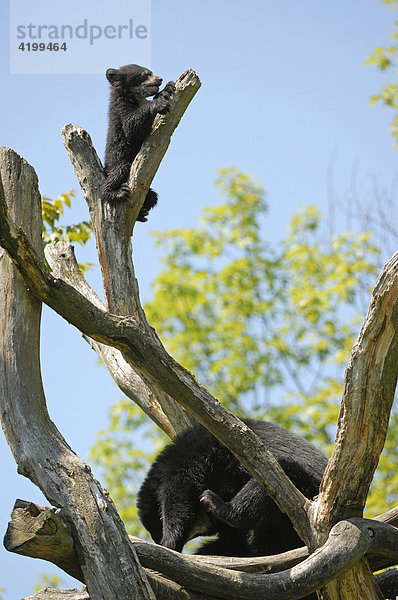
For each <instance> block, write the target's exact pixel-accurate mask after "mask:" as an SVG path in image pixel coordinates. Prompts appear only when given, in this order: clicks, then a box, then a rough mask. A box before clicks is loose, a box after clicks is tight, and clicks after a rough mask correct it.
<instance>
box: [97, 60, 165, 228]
mask: <svg viewBox="0 0 398 600" xmlns="http://www.w3.org/2000/svg"><path fill="white" fill-rule="evenodd" d="M106 77H107V79H108V81H109V83H110V84H111V99H110V104H109V127H108V137H107V141H106V150H105V181H104V184H103V187H102V193H101V197H102V200H103V201H105V202H118V201H123V200H127V199H128V198H129V196H130V194H131V190H130V188H129V186H128V183H127V181H128V178H129V173H130V167H131V163H132V162H133V160H134V158H135V157H136V156H137V154H138V152H139V151H140V148H141V146H142V144H143V142H144V141H145V140H146V138H147V137H148V135H149V133H150V131H151V128H152V124H153V121H154V118H155V116H156V115H157V114H158V113H159V114H162V115H164V114H166V113H167V112H168V111H169V110H170V96H171V94H172V93H173V92H174V91H175V86H174V83H173V82H172V81H169V83H168V84H167V85H166V87H165V88H164V90H162V91H161V92H159V86H160V84H161V83H162V79H161V78H160V77H157V76H156V75H154V74H153V73H152V71H150V70H149V69H146V68H144V67H140V66H139V65H126V66H125V67H121V68H120V69H108V70H107V72H106ZM149 96H154V98H153V100H147V98H148V97H149ZM157 199H158V196H157V194H156V192H155V191H154V190H152V189H149V191H148V194H147V196H146V199H145V201H144V204H143V206H142V208H141V211H140V213H139V215H138V217H137V220H138V221H146V220H147V215H148V212H149V210H150V209H151V208H153V207H154V206H155V204H156V203H157Z"/></svg>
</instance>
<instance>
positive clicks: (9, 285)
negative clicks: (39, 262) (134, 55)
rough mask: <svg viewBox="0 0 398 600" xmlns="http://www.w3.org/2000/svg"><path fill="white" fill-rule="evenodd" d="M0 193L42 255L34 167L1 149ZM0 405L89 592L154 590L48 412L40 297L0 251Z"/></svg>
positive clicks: (148, 594) (22, 466)
mask: <svg viewBox="0 0 398 600" xmlns="http://www.w3.org/2000/svg"><path fill="white" fill-rule="evenodd" d="M0 177H1V184H0V186H1V190H0V195H1V196H2V197H3V201H4V200H5V201H6V203H7V205H8V210H9V211H10V214H11V215H12V218H13V220H15V221H16V223H17V224H18V225H19V226H20V227H21V228H22V230H23V231H24V232H26V235H27V238H28V239H29V242H30V243H31V244H32V245H33V247H34V249H35V251H36V253H37V256H42V255H43V248H42V240H41V227H42V225H41V202H40V194H39V191H38V187H37V178H36V175H35V173H34V171H33V169H32V167H30V165H28V164H27V163H26V162H25V161H24V160H23V159H21V158H20V157H19V156H18V155H17V154H16V153H15V152H12V151H10V150H8V149H1V150H0ZM0 252H1V254H0V289H1V290H2V293H1V294H0V331H1V353H0V360H1V362H0V381H1V385H0V407H1V418H2V426H3V429H4V432H5V435H6V438H7V441H8V444H9V445H10V447H11V450H12V452H13V454H14V457H15V459H16V461H17V463H18V470H19V472H20V473H22V474H23V475H25V476H27V477H29V478H30V479H31V480H32V481H33V482H34V483H35V484H36V485H38V486H39V487H40V489H41V490H42V491H43V493H44V494H45V496H46V497H47V498H48V500H49V501H50V502H51V503H52V504H53V505H54V506H62V507H63V511H64V514H65V516H66V517H67V519H68V521H69V523H70V526H71V528H72V531H73V536H74V539H75V542H76V544H77V546H76V550H77V552H78V555H79V559H80V564H81V566H82V569H83V572H84V579H85V582H86V583H87V587H88V589H89V592H90V595H91V597H92V599H93V600H105V599H106V600H110V599H111V598H118V599H122V598H125V599H126V600H127V599H130V598H131V596H132V595H133V596H134V595H136V597H137V598H138V597H140V598H148V599H149V598H153V594H152V591H151V589H150V588H149V585H148V583H147V581H146V577H145V575H144V573H143V572H142V570H141V567H140V566H139V563H138V560H137V558H136V555H135V552H134V550H133V549H132V546H131V544H130V542H129V539H128V536H127V534H126V532H125V530H124V526H123V523H122V522H121V520H120V518H119V516H118V514H117V512H116V510H115V508H114V506H113V503H112V501H111V500H110V498H109V496H108V495H107V494H106V493H105V492H104V491H103V490H102V489H101V488H100V486H99V484H98V483H97V482H96V481H95V479H94V478H93V476H92V475H91V472H90V469H89V467H88V466H87V465H85V464H84V463H83V461H82V460H81V459H80V458H79V457H78V456H76V454H74V453H73V451H72V450H71V448H70V447H69V446H68V445H67V443H66V442H65V440H64V439H63V437H62V435H61V434H60V432H59V431H58V430H57V428H56V427H55V425H54V424H53V423H52V421H51V420H50V418H49V416H48V413H47V409H46V403H45V398H44V392H43V387H42V381H41V373H40V362H39V330H40V313H41V303H40V302H39V301H38V300H37V299H36V298H35V297H34V296H33V295H32V294H31V293H30V292H29V291H28V290H27V287H26V281H24V280H23V279H22V278H21V276H20V274H19V273H18V272H17V270H16V269H15V267H14V265H13V264H12V262H11V260H10V259H9V257H8V256H7V255H6V253H5V252H4V250H1V251H0Z"/></svg>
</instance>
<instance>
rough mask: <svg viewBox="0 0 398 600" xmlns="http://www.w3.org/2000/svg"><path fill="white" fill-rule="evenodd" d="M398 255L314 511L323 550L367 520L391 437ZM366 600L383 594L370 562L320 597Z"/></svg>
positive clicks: (356, 366)
mask: <svg viewBox="0 0 398 600" xmlns="http://www.w3.org/2000/svg"><path fill="white" fill-rule="evenodd" d="M397 298H398V253H396V254H395V255H394V256H393V257H392V259H391V260H390V261H389V262H388V263H387V265H386V266H385V267H384V269H383V271H382V272H381V274H380V276H379V278H378V280H377V282H376V285H375V288H374V290H373V292H372V295H371V300H370V305H369V310H368V313H367V316H366V318H365V321H364V324H363V326H362V329H361V331H360V333H359V336H358V339H357V341H356V343H355V344H354V347H353V349H352V352H351V357H350V361H349V364H348V366H347V369H346V372H345V379H344V392H343V397H342V402H341V408H340V414H339V419H338V429H337V435H336V443H335V446H334V450H333V454H332V456H331V458H330V460H329V463H328V465H327V468H326V470H325V474H324V477H323V480H322V483H321V486H320V493H319V495H318V497H317V499H316V500H315V501H314V502H313V504H312V506H311V510H310V516H311V521H312V524H313V527H312V528H311V529H312V535H313V540H312V547H313V548H314V547H317V546H319V545H321V544H322V543H323V542H324V540H325V539H326V538H327V536H328V532H329V531H330V528H331V527H332V526H333V525H334V524H335V523H336V522H338V521H340V520H342V519H347V518H348V517H351V516H362V513H363V508H364V506H365V502H366V498H367V495H368V491H369V487H370V484H371V481H372V478H373V474H374V472H375V470H376V467H377V464H378V461H379V457H380V454H381V452H382V450H383V447H384V443H385V438H386V435H387V429H388V422H389V418H390V412H391V407H392V403H393V400H394V394H395V389H396V383H397V371H398V300H397ZM359 585H360V586H361V588H362V592H361V593H362V598H361V600H367V599H369V600H370V599H377V598H379V597H380V594H379V592H378V590H377V588H376V586H374V585H373V577H372V574H371V572H370V570H369V568H368V565H367V564H366V562H365V561H363V562H361V563H360V564H358V565H357V566H356V567H355V568H354V569H353V570H352V571H350V572H349V573H347V574H346V575H344V576H343V577H342V578H341V579H339V580H337V581H335V582H333V584H331V585H330V586H328V588H327V589H326V590H322V592H321V593H320V597H321V598H322V599H324V600H326V599H327V600H335V599H338V600H351V598H352V594H353V592H352V590H353V589H356V588H358V586H359Z"/></svg>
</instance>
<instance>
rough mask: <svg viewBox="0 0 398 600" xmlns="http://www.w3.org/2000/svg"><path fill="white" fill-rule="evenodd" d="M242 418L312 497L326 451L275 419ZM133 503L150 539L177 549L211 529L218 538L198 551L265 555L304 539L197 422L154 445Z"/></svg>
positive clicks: (302, 490) (179, 549) (252, 480)
mask: <svg viewBox="0 0 398 600" xmlns="http://www.w3.org/2000/svg"><path fill="white" fill-rule="evenodd" d="M244 422H245V423H246V425H248V427H250V428H251V429H252V430H253V431H254V432H255V433H256V434H257V435H258V437H259V438H260V439H261V440H262V441H263V442H264V444H265V446H266V447H267V448H268V449H269V450H270V451H271V452H272V454H273V455H274V457H275V458H276V460H277V461H278V462H279V464H280V465H281V467H282V468H283V470H284V471H285V473H286V474H287V475H288V476H289V477H290V479H291V480H292V481H293V483H294V484H295V485H296V487H298V488H299V489H300V490H301V492H302V493H303V494H304V495H305V496H306V497H307V498H310V499H311V498H313V497H314V496H315V495H316V494H317V493H318V489H319V484H320V482H321V479H322V475H323V472H324V470H325V467H326V463H327V459H326V457H325V456H324V455H323V454H322V453H321V452H319V451H318V450H317V449H316V448H315V447H314V446H313V445H312V444H310V443H309V442H307V441H306V440H304V439H302V438H300V437H298V436H297V435H295V434H293V433H291V432H289V431H287V430H286V429H284V428H283V427H280V426H279V425H275V424H273V423H269V422H267V421H254V420H249V419H247V420H246V419H245V420H244ZM137 506H138V515H139V518H140V519H141V521H142V523H143V525H144V526H145V527H146V529H147V530H148V531H149V533H150V534H151V536H152V538H153V539H154V541H155V542H156V543H158V544H162V546H166V547H167V548H172V549H173V550H177V551H179V552H181V550H182V549H183V547H184V544H185V543H186V542H187V541H188V540H190V539H192V538H193V537H196V536H198V535H213V534H217V538H216V539H215V540H211V541H207V542H206V543H204V544H203V545H202V546H201V547H200V548H199V550H198V551H197V553H198V554H215V555H220V556H267V555H270V554H279V553H281V552H285V551H286V550H291V549H293V548H298V547H300V546H302V545H303V543H302V541H301V540H300V538H299V537H298V535H297V534H296V532H295V530H294V529H293V526H292V525H291V523H290V520H289V519H288V518H287V516H286V515H285V514H283V513H282V512H281V511H280V510H279V508H278V507H277V505H276V504H275V502H274V501H273V500H272V499H271V498H270V496H268V494H267V492H266V491H265V489H264V488H263V487H262V486H261V485H260V484H259V483H258V482H257V481H256V480H255V479H253V477H251V476H250V475H249V473H248V472H247V471H246V470H245V468H244V467H243V466H242V465H241V464H240V463H239V462H238V460H237V459H236V458H235V457H234V456H233V455H232V454H231V452H230V451H229V450H227V449H226V448H225V446H223V445H222V444H221V443H220V442H219V441H218V440H217V439H216V438H215V437H214V436H213V435H212V434H211V433H209V432H208V431H207V429H205V428H204V427H202V426H201V425H199V424H197V425H194V426H193V427H191V428H189V429H187V430H186V431H184V432H183V433H181V434H180V435H178V436H177V437H176V439H175V440H174V443H171V444H170V445H169V446H167V447H166V448H165V449H164V450H163V452H161V453H160V455H159V456H158V457H157V459H156V460H155V462H154V463H153V465H152V466H151V468H150V470H149V473H148V475H147V477H146V479H145V481H144V483H143V484H142V487H141V489H140V491H139V493H138V503H137ZM314 597H315V596H314Z"/></svg>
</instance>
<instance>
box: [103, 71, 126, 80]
mask: <svg viewBox="0 0 398 600" xmlns="http://www.w3.org/2000/svg"><path fill="white" fill-rule="evenodd" d="M121 77H122V75H121V73H120V72H119V70H118V69H107V71H106V78H107V80H108V81H109V83H114V82H115V81H118V80H119V79H121Z"/></svg>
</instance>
